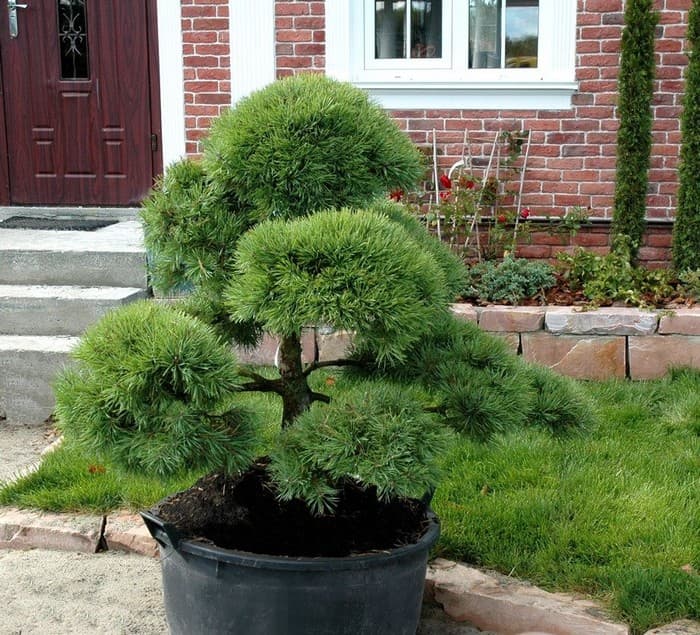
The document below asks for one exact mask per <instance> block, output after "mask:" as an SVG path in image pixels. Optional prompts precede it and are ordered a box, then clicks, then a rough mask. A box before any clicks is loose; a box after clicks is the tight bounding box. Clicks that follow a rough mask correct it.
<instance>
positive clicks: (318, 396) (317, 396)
mask: <svg viewBox="0 0 700 635" xmlns="http://www.w3.org/2000/svg"><path fill="white" fill-rule="evenodd" d="M311 401H321V402H323V403H330V402H331V398H330V397H329V396H328V395H324V394H323V393H320V392H312V393H311Z"/></svg>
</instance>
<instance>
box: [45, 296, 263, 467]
mask: <svg viewBox="0 0 700 635" xmlns="http://www.w3.org/2000/svg"><path fill="white" fill-rule="evenodd" d="M73 357H74V358H75V360H76V361H77V364H76V367H75V368H72V369H69V370H66V371H64V373H63V374H62V375H60V376H59V378H58V380H57V382H56V384H55V387H54V388H55V394H56V414H57V418H58V423H59V427H60V428H61V430H62V431H63V432H64V433H66V435H67V436H68V437H70V438H71V439H72V440H73V441H75V442H76V443H77V444H79V445H81V446H83V447H85V448H86V449H87V450H89V451H92V452H96V453H97V454H98V456H109V457H110V458H111V459H112V460H113V461H115V462H116V463H117V464H119V465H121V466H122V467H124V468H126V469H130V470H136V471H142V472H146V473H149V472H150V473H155V474H158V475H168V474H174V473H177V472H182V471H184V470H187V469H190V468H192V469H196V468H204V469H220V468H221V467H224V468H226V469H228V470H230V471H236V470H240V469H242V468H244V467H246V466H247V465H248V464H249V463H250V461H251V460H252V459H253V457H254V449H253V448H254V441H255V430H254V427H253V424H252V423H251V420H250V417H249V415H248V414H247V413H246V412H245V410H243V409H241V408H240V406H238V405H236V404H235V403H234V402H233V399H234V395H235V393H236V392H237V391H238V389H239V387H240V384H241V379H240V377H239V374H238V368H237V364H236V360H235V358H234V357H233V354H232V352H231V350H230V348H229V347H228V346H226V345H225V344H224V343H223V342H222V341H221V340H220V339H219V338H218V337H217V336H216V334H215V332H214V331H213V330H212V329H211V328H210V327H209V326H207V325H205V324H204V323H203V322H201V321H199V320H197V319H195V318H192V317H190V316H187V315H185V314H184V313H182V312H181V311H178V310H176V309H174V308H172V307H169V306H165V305H161V304H157V303H155V302H150V301H140V302H136V303H134V304H131V305H129V306H126V307H124V308H121V309H119V310H116V311H113V312H111V313H108V314H107V315H106V316H105V317H103V318H102V320H101V321H100V322H98V323H97V324H95V325H94V326H93V327H91V328H90V329H88V331H87V332H86V333H85V334H84V335H83V337H82V339H81V341H80V343H79V345H78V347H77V348H76V350H75V351H74V353H73Z"/></svg>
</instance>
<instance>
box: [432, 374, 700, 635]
mask: <svg viewBox="0 0 700 635" xmlns="http://www.w3.org/2000/svg"><path fill="white" fill-rule="evenodd" d="M585 387H586V389H587V390H588V391H589V392H590V394H591V396H592V397H593V399H594V402H595V403H596V404H597V409H598V412H597V414H598V421H599V423H598V424H597V425H596V426H595V427H594V428H593V429H591V430H588V431H585V432H579V433H577V434H574V435H570V436H568V437H565V438H561V437H558V438H555V437H553V436H551V435H548V434H547V433H545V432H542V431H538V430H534V429H528V430H519V431H513V432H511V433H508V434H505V435H502V436H499V437H497V438H496V439H494V440H493V442H491V443H489V444H478V443H474V442H469V441H464V440H461V441H460V442H458V443H455V445H454V447H453V448H452V453H451V455H450V456H449V457H448V459H447V465H448V475H447V477H446V478H445V479H444V481H443V482H442V483H441V484H440V487H439V488H438V490H437V493H436V497H435V501H434V505H433V506H434V508H435V511H436V512H437V513H438V515H439V516H440V518H441V521H442V527H443V536H442V539H441V541H440V544H439V554H440V555H442V556H444V557H448V558H453V559H457V560H463V561H467V562H471V563H475V564H477V565H479V566H483V567H487V568H493V569H496V570H499V571H501V572H503V573H507V574H508V573H510V574H512V575H514V576H516V577H520V578H526V579H528V580H530V581H532V582H534V583H535V584H537V585H539V586H542V587H544V588H547V589H550V590H568V591H578V592H583V593H587V594H590V595H593V596H596V597H598V598H600V599H603V600H605V601H607V602H608V603H609V605H610V606H611V607H612V608H613V609H614V610H615V612H616V614H617V615H618V616H620V617H622V618H624V619H625V620H626V621H627V622H628V623H629V624H630V625H631V627H632V629H633V632H635V633H637V632H639V633H641V632H644V631H646V630H647V629H649V628H651V627H653V626H655V625H657V624H660V623H666V622H669V621H673V620H675V619H680V618H683V617H687V618H696V619H697V618H700V576H698V575H697V573H695V574H693V573H690V574H689V573H687V572H686V571H683V570H682V569H681V567H687V566H688V565H690V567H691V568H692V570H694V571H699V570H700V373H693V372H685V373H684V372H678V373H675V374H674V375H673V376H672V377H671V378H669V379H666V380H663V381H656V382H645V383H630V382H621V381H610V382H602V383H590V384H586V385H585Z"/></svg>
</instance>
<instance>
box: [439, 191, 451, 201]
mask: <svg viewBox="0 0 700 635" xmlns="http://www.w3.org/2000/svg"><path fill="white" fill-rule="evenodd" d="M450 194H451V192H440V198H441V199H442V200H443V201H445V202H446V201H449V200H450Z"/></svg>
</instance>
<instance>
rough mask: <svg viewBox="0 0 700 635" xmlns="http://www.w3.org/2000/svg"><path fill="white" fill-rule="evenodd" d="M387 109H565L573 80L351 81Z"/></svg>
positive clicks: (575, 86) (568, 102)
mask: <svg viewBox="0 0 700 635" xmlns="http://www.w3.org/2000/svg"><path fill="white" fill-rule="evenodd" d="M353 83H354V84H355V85H356V86H358V87H359V88H362V89H364V90H366V91H367V92H368V93H369V94H370V96H371V97H372V98H373V99H374V100H375V101H376V102H378V103H379V104H380V105H381V106H382V107H383V108H387V109H389V110H414V109H450V110H451V109H458V110H472V109H473V110H567V109H569V108H571V96H572V95H573V94H574V92H575V91H576V90H577V89H578V84H577V83H576V82H545V81H541V82H538V83H534V82H469V83H463V84H456V83H441V82H425V81H421V82H387V81H384V82H372V81H355V82H353Z"/></svg>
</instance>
